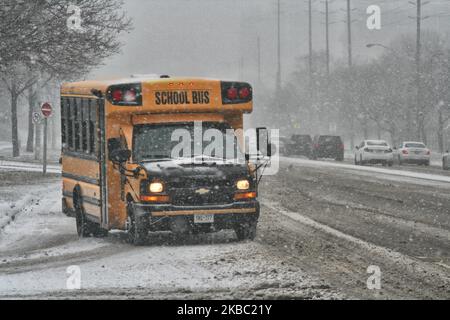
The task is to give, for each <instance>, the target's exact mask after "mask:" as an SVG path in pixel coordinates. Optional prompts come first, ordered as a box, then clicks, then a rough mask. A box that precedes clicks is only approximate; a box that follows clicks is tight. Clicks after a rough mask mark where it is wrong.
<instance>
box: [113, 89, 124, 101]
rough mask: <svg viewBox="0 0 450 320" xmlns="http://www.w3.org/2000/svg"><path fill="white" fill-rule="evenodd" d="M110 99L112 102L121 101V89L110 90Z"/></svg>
mask: <svg viewBox="0 0 450 320" xmlns="http://www.w3.org/2000/svg"><path fill="white" fill-rule="evenodd" d="M112 99H113V101H114V102H118V101H122V100H123V93H122V90H120V89H116V90H114V91H113V92H112Z"/></svg>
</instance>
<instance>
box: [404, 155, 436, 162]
mask: <svg viewBox="0 0 450 320" xmlns="http://www.w3.org/2000/svg"><path fill="white" fill-rule="evenodd" d="M430 158H431V157H430V156H427V155H401V156H400V159H401V160H402V161H403V162H429V161H430Z"/></svg>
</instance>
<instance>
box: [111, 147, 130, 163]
mask: <svg viewBox="0 0 450 320" xmlns="http://www.w3.org/2000/svg"><path fill="white" fill-rule="evenodd" d="M130 158H131V151H130V150H127V149H117V150H114V151H113V152H111V153H110V154H109V160H111V161H112V162H114V163H118V164H122V163H125V162H127V161H128V159H130Z"/></svg>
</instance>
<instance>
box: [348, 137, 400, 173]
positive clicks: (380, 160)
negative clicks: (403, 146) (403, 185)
mask: <svg viewBox="0 0 450 320" xmlns="http://www.w3.org/2000/svg"><path fill="white" fill-rule="evenodd" d="M355 164H356V165H361V166H363V165H366V164H382V165H383V166H390V167H391V166H392V165H393V164H394V151H393V150H392V148H391V147H390V146H389V144H388V143H387V142H386V141H384V140H364V141H363V142H361V144H360V145H359V146H357V147H356V151H355Z"/></svg>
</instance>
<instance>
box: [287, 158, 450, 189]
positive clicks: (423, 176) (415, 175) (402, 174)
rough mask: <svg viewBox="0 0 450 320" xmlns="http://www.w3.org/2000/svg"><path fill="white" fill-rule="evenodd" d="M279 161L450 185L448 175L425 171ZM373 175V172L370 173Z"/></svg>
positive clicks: (304, 160)
mask: <svg viewBox="0 0 450 320" xmlns="http://www.w3.org/2000/svg"><path fill="white" fill-rule="evenodd" d="M280 161H281V162H283V163H286V164H293V165H300V166H309V167H325V168H326V167H327V168H339V169H346V170H349V171H352V172H354V173H355V174H359V175H364V174H366V175H367V174H368V173H378V174H380V175H377V176H375V177H376V178H384V179H388V180H395V181H398V178H412V179H414V180H412V179H409V180H408V182H411V181H413V182H415V183H418V182H420V180H422V181H423V182H424V181H433V182H442V183H443V184H442V185H443V186H447V187H450V177H448V176H441V175H437V174H427V173H419V172H412V171H401V170H395V169H383V168H375V167H365V166H355V165H351V164H344V163H336V162H331V161H313V160H306V159H300V158H286V157H280ZM371 176H373V174H372V175H371Z"/></svg>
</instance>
